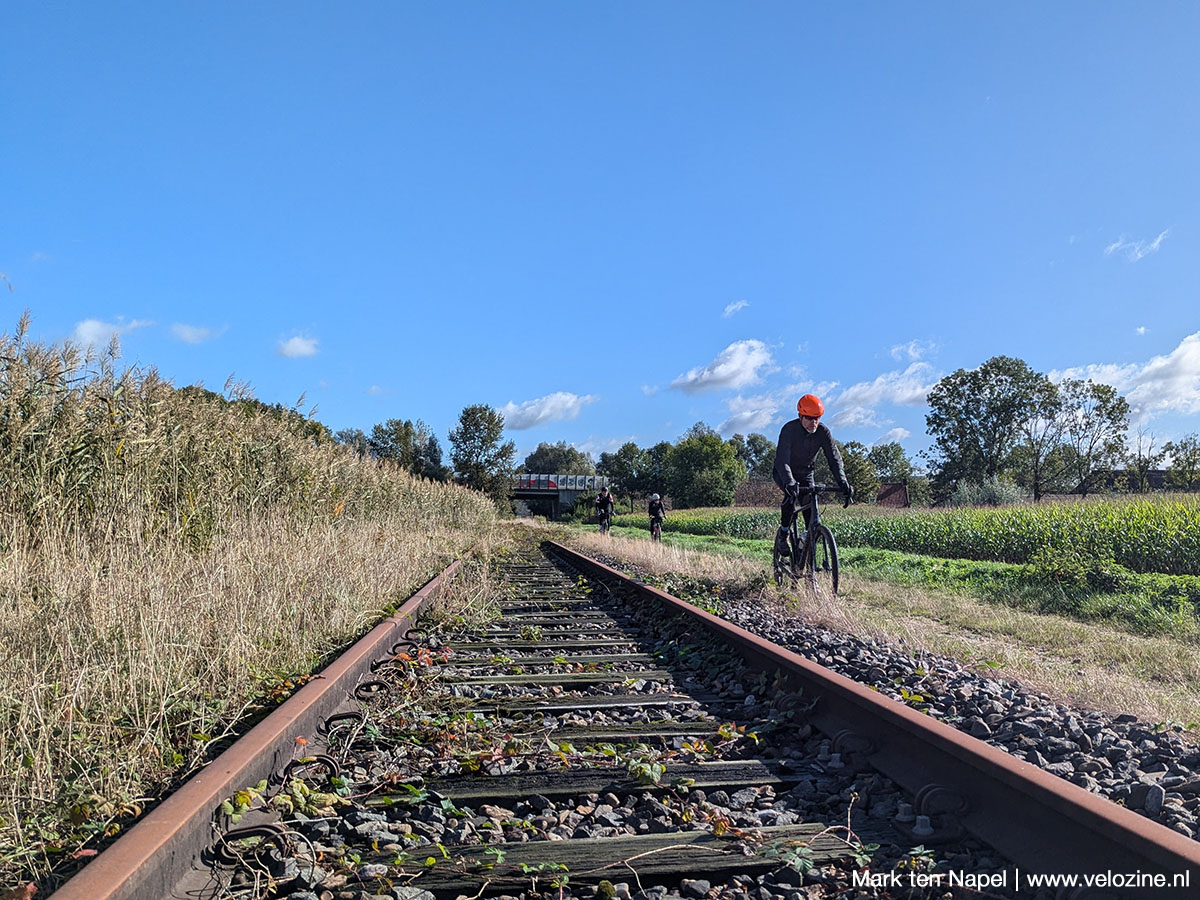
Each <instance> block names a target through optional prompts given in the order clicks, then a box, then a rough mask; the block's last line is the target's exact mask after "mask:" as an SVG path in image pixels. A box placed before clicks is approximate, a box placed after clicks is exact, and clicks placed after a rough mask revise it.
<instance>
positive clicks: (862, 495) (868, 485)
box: [813, 438, 879, 503]
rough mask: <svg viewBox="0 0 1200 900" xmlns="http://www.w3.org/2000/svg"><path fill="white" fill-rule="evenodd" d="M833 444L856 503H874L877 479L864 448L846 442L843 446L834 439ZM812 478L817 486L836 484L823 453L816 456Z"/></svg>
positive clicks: (855, 443) (856, 443) (854, 443)
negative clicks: (839, 456)
mask: <svg viewBox="0 0 1200 900" xmlns="http://www.w3.org/2000/svg"><path fill="white" fill-rule="evenodd" d="M833 442H834V444H836V445H837V449H838V453H840V454H841V456H842V467H843V468H844V469H845V470H846V480H847V481H848V482H850V487H852V488H854V496H855V497H856V498H858V502H859V503H874V502H875V498H876V497H877V496H878V495H879V478H878V477H877V476H876V474H875V467H874V466H873V465H871V461H870V459H869V458H868V452H867V448H866V446H865V445H863V444H860V443H859V442H858V441H847V442H846V443H844V444H843V443H842V442H841V441H839V440H837V439H836V438H835V439H834V441H833ZM813 478H815V479H816V481H817V484H830V485H836V484H837V479H836V478H834V477H833V472H832V471H831V470H830V468H829V463H828V461H826V459H825V454H824V453H818V454H817V460H816V466H815V467H814V469H813Z"/></svg>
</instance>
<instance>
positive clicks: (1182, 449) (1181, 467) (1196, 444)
mask: <svg viewBox="0 0 1200 900" xmlns="http://www.w3.org/2000/svg"><path fill="white" fill-rule="evenodd" d="M1163 450H1165V451H1166V452H1167V454H1168V455H1169V456H1170V457H1171V468H1170V469H1168V470H1167V484H1168V485H1170V486H1171V487H1173V488H1178V489H1179V490H1182V491H1194V490H1196V488H1198V487H1200V435H1197V434H1196V433H1195V432H1192V433H1191V434H1185V435H1184V436H1183V437H1181V438H1180V439H1179V440H1177V441H1170V442H1168V443H1166V444H1164V445H1163Z"/></svg>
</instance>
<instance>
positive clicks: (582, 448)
mask: <svg viewBox="0 0 1200 900" xmlns="http://www.w3.org/2000/svg"><path fill="white" fill-rule="evenodd" d="M637 440H638V436H637V435H636V434H630V435H626V436H625V437H615V438H599V437H596V436H595V435H594V434H589V435H588V438H587V440H586V441H584V442H583V443H582V444H571V446H572V447H574V448H575V449H576V450H578V451H579V452H580V453H587V454H590V455H591V457H592V459H594V460H597V461H598V460H599V459H600V454H601V453H615V452H617V451H618V450H620V449H621V446H622V445H623V444H628V443H629V442H630V441H633V443H635V444H636V443H637ZM532 452H533V451H532V450H531V451H530V453H532ZM528 455H529V454H528V453H527V454H526V456H528Z"/></svg>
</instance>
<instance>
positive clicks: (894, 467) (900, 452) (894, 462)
mask: <svg viewBox="0 0 1200 900" xmlns="http://www.w3.org/2000/svg"><path fill="white" fill-rule="evenodd" d="M867 460H868V462H870V463H871V465H872V466H874V467H875V477H876V478H878V479H879V480H880V481H886V482H904V483H906V484H907V483H908V480H909V479H910V478H912V477H913V464H912V460H910V459H909V458H908V454H907V453H905V452H904V447H902V446H901V445H900V442H899V441H889V442H888V443H886V444H876V445H875V446H874V447H872V448H871V449H870V451H868V453H867Z"/></svg>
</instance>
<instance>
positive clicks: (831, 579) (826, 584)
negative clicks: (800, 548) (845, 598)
mask: <svg viewBox="0 0 1200 900" xmlns="http://www.w3.org/2000/svg"><path fill="white" fill-rule="evenodd" d="M809 539H810V540H811V541H812V544H811V545H810V546H809V547H806V548H805V549H806V551H807V552H805V554H804V577H805V578H806V580H807V581H808V584H809V586H810V587H811V588H812V591H813V593H814V594H817V595H823V596H826V597H830V598H832V597H836V596H837V592H838V550H837V542H836V541H835V540H834V539H833V532H832V531H830V530H829V529H828V528H826V527H825V526H824V525H818V526H817V527H816V529H814V530H813V532H812V533H811V534H810V535H809Z"/></svg>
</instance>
